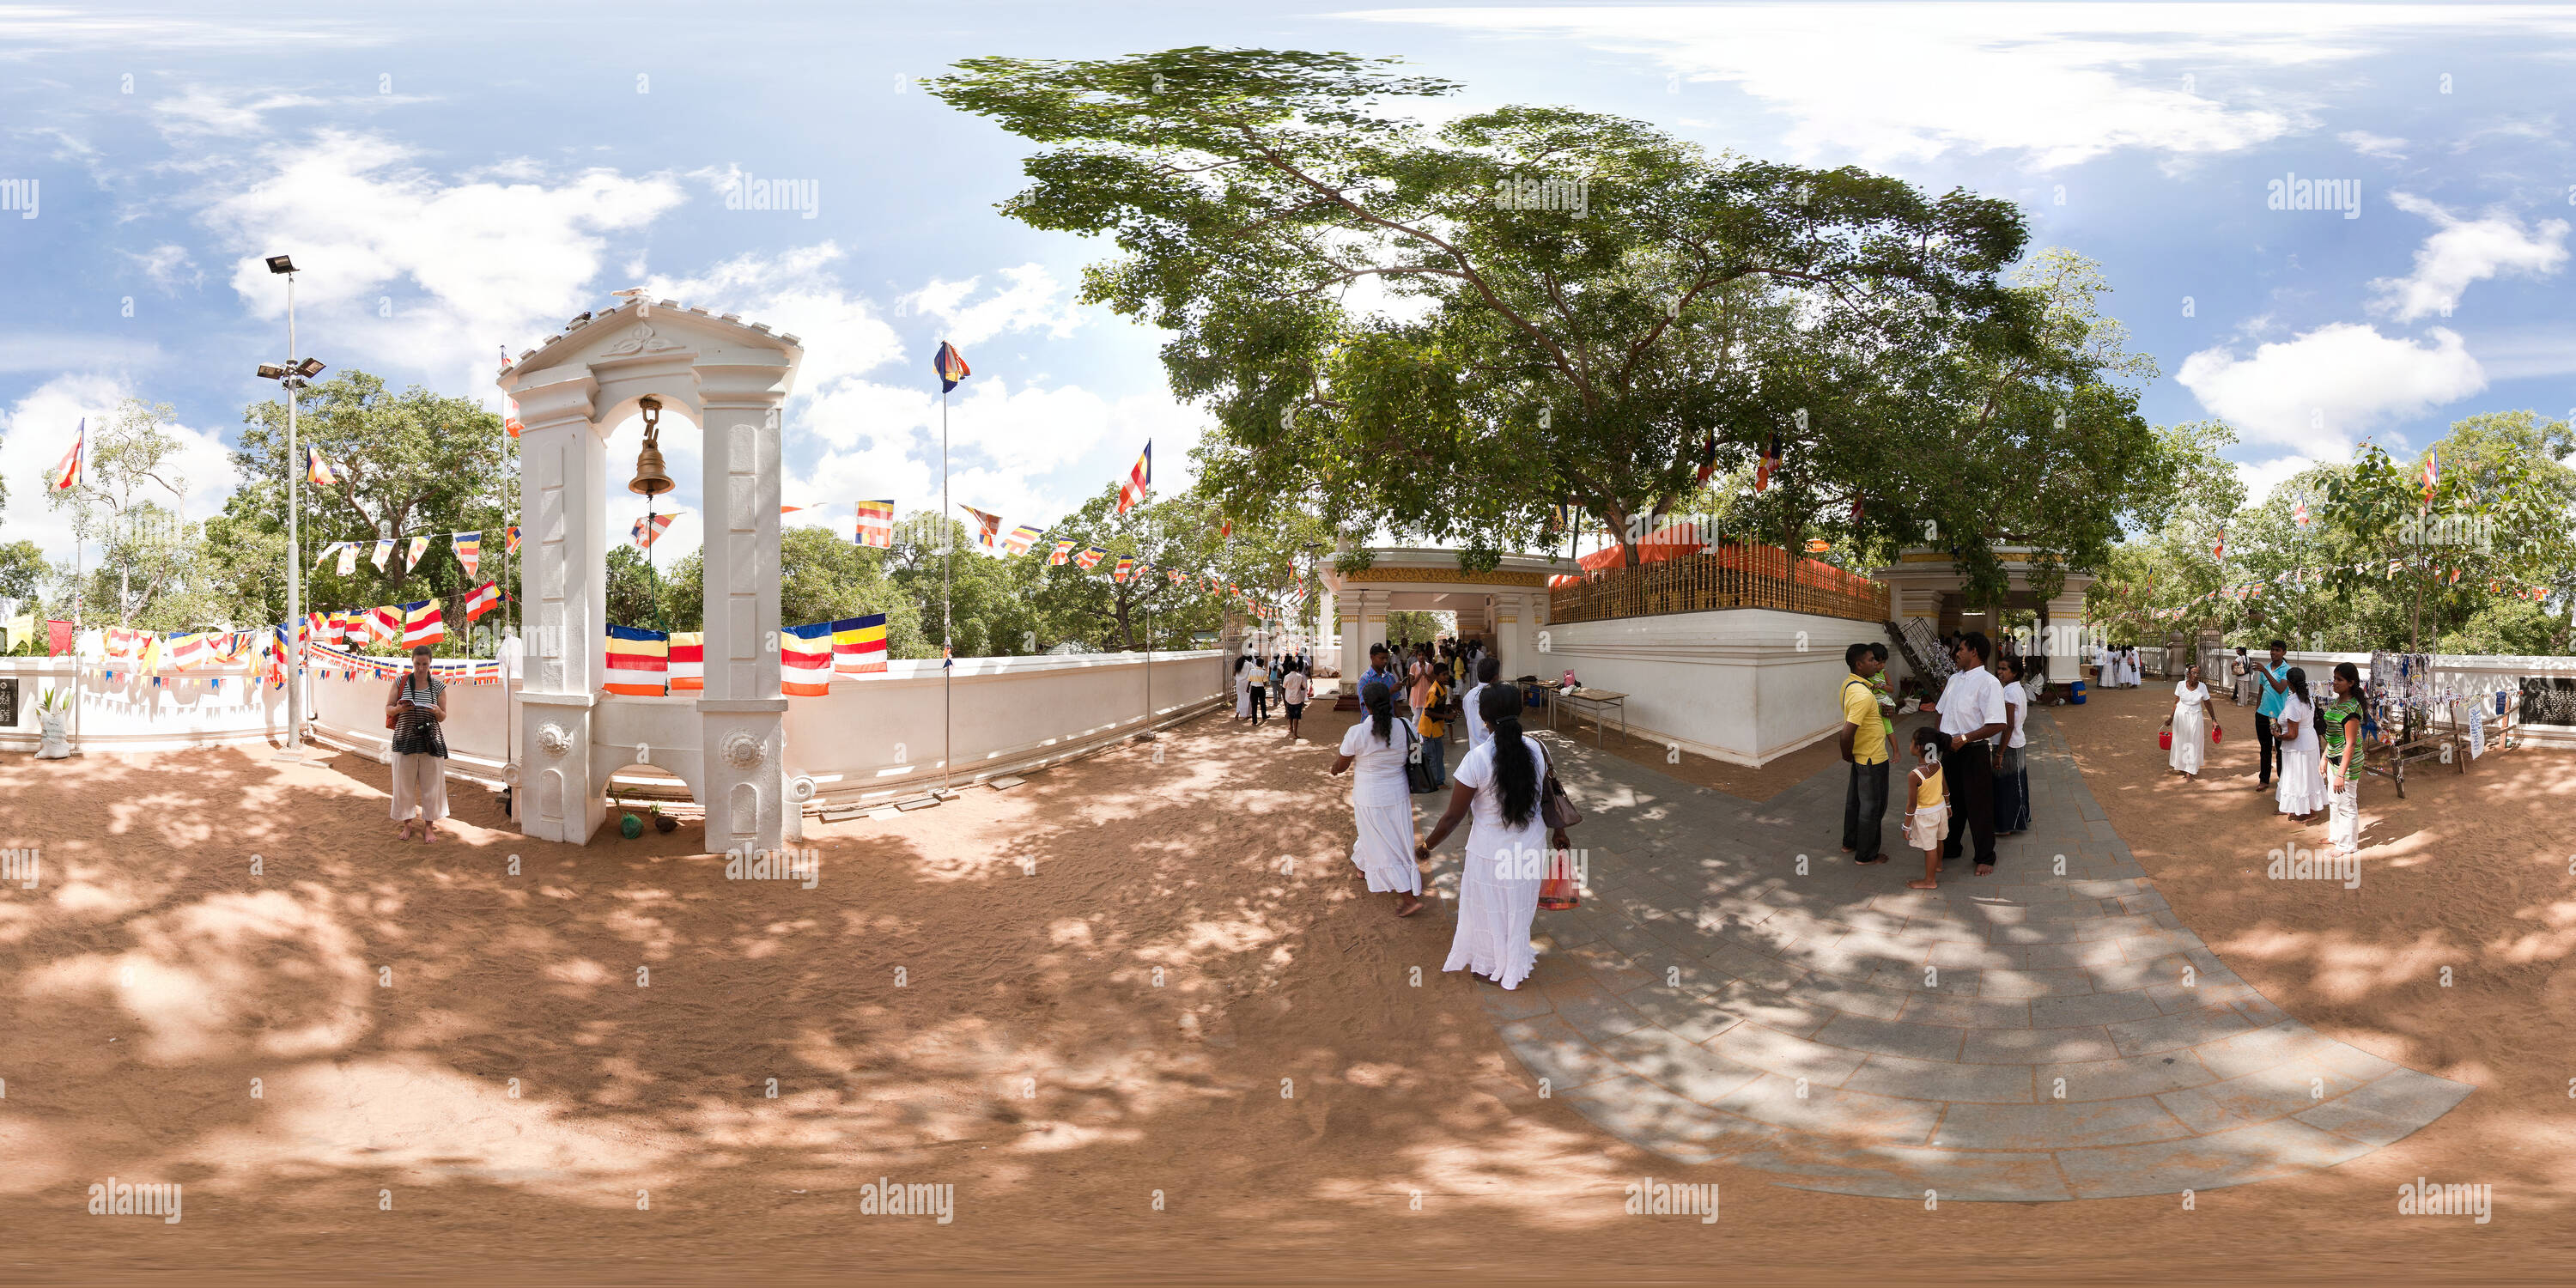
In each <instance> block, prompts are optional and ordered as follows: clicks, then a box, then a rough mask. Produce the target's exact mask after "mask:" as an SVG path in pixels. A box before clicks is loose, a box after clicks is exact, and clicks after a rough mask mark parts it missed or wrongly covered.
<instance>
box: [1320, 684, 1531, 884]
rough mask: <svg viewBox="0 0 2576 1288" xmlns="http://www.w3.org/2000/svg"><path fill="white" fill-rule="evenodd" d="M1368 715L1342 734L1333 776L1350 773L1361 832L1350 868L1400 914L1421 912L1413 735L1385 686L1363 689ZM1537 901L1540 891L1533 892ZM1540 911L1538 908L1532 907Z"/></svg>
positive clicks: (1362, 701)
mask: <svg viewBox="0 0 2576 1288" xmlns="http://www.w3.org/2000/svg"><path fill="white" fill-rule="evenodd" d="M1360 705H1362V706H1364V707H1366V708H1368V716H1367V718H1366V719H1363V720H1361V721H1360V722H1359V723H1358V724H1355V725H1352V726H1351V727H1350V730H1349V731H1348V732H1346V733H1344V734H1343V735H1342V748H1341V754H1340V755H1337V756H1335V757H1333V768H1332V772H1333V773H1336V774H1338V773H1341V772H1342V771H1343V770H1346V769H1347V770H1350V771H1351V822H1352V824H1353V825H1354V826H1355V827H1356V828H1357V829H1358V832H1359V835H1358V837H1357V839H1355V840H1353V841H1352V842H1351V864H1352V866H1354V867H1357V868H1358V869H1359V870H1360V873H1361V875H1363V876H1366V877H1367V878H1368V888H1369V892H1370V893H1372V894H1384V893H1389V892H1392V893H1393V894H1394V895H1395V915H1397V916H1399V917H1410V916H1412V915H1413V914H1415V913H1417V912H1420V911H1422V866H1421V864H1419V863H1417V862H1416V861H1415V858H1416V852H1415V849H1414V844H1413V787H1412V784H1410V783H1408V782H1406V781H1405V777H1404V762H1405V759H1406V757H1407V756H1408V755H1409V754H1410V753H1411V752H1412V750H1413V740H1414V738H1415V737H1416V735H1415V734H1414V732H1413V731H1412V730H1411V729H1409V728H1407V727H1406V725H1405V723H1404V722H1403V721H1401V720H1398V719H1396V718H1395V698H1394V696H1393V695H1392V694H1391V693H1389V692H1388V690H1387V687H1386V686H1385V685H1383V684H1379V683H1376V682H1374V681H1372V682H1370V683H1369V684H1368V685H1366V686H1365V687H1363V688H1362V689H1361V690H1360ZM1530 888H1531V890H1532V892H1533V893H1532V896H1531V897H1532V898H1533V899H1535V898H1536V893H1535V892H1536V890H1537V886H1536V885H1535V884H1533V885H1532V886H1531V887H1530ZM1533 906H1535V905H1533Z"/></svg>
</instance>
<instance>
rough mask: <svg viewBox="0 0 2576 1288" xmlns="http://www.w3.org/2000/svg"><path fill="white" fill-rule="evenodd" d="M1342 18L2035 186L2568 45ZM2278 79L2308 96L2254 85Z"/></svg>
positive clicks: (2445, 25) (2303, 32)
mask: <svg viewBox="0 0 2576 1288" xmlns="http://www.w3.org/2000/svg"><path fill="white" fill-rule="evenodd" d="M1338 16H1341V17H1345V18H1355V19H1361V20H1367V21H1376V22H1387V23H1419V24H1425V25H1435V26H1441V27H1447V28H1452V29H1459V30H1466V31H1474V32H1490V33H1500V34H1510V35H1520V36H1529V37H1538V38H1548V39H1559V40H1565V39H1570V40H1573V41H1577V42H1580V43H1582V44H1585V45H1588V46H1590V47H1592V48H1594V49H1601V50H1608V51H1612V52H1616V53H1623V54H1636V55H1643V56H1646V57H1649V58H1651V59H1653V60H1654V61H1655V62H1656V63H1657V64H1658V65H1660V66H1661V67H1662V68H1664V69H1665V70H1666V71H1667V72H1668V73H1669V74H1671V75H1673V76H1675V77H1678V78H1679V79H1681V80H1684V81H1690V82H1704V81H1705V82H1724V83H1728V84H1732V85H1734V86H1736V87H1737V88H1739V89H1741V90H1742V91H1743V92H1744V93H1745V94H1746V95H1748V96H1750V97H1751V98H1753V99H1754V100H1756V101H1757V102H1760V103H1761V104H1763V105H1764V106H1766V107H1769V108H1771V109H1773V110H1775V111H1778V112H1782V113H1785V114H1786V115H1788V116H1789V117H1790V118H1791V120H1792V124H1791V125H1790V127H1789V129H1788V131H1787V134H1786V141H1787V143H1788V145H1789V146H1790V147H1791V148H1792V149H1794V150H1795V151H1796V152H1798V153H1799V154H1800V155H1802V156H1805V157H1809V158H1816V157H1826V156H1830V157H1834V158H1841V157H1850V158H1853V159H1856V160H1859V161H1861V162H1863V163H1865V164H1885V163H1887V162H1889V161H1891V160H1896V159H1904V158H1931V157H1935V156H1938V155H1940V154H1942V153H1944V152H1947V151H1950V150H1952V149H1954V148H1956V149H1966V150H1969V151H1986V150H1991V149H2014V150H2019V151H2022V152H2025V153H2027V154H2028V155H2029V157H2030V159H2031V161H2032V162H2033V163H2034V164H2036V165H2040V166H2063V165H2072V164H2075V163H2077V162H2081V161H2084V160H2086V159H2088V158H2091V157H2095V156H2100V155H2102V154H2104V153H2108V152H2112V151H2117V150H2120V149H2124V148H2140V149H2145V150H2148V151H2152V152H2159V153H2163V154H2166V155H2167V156H2169V157H2188V156H2195V155H2206V154H2213V153H2225V152H2233V151H2239V150H2242V149H2245V148H2249V147H2252V146H2254V145H2257V144H2260V143H2263V142H2266V141H2268V140H2271V139H2275V138H2279V137H2281V136H2283V135H2285V134H2288V133H2291V132H2293V131H2295V130H2300V129H2304V128H2307V127H2308V120H2307V116H2306V113H2305V110H2304V107H2303V103H2304V102H2305V96H2306V95H2307V93H2308V91H2307V90H2306V89H2305V85H2306V84H2308V83H2313V77H2314V76H2315V74H2316V72H2317V70H2318V69H2319V68H2320V67H2322V66H2324V65H2328V64H2334V63H2341V62H2348V61H2351V60H2354V59H2357V58H2359V57H2362V56H2364V55H2367V54H2370V53H2374V52H2381V51H2385V50H2388V49H2391V48H2394V47H2396V46H2398V45H2400V44H2401V43H2402V42H2404V41H2406V40H2408V39H2412V38H2418V37H2420V36H2422V35H2425V34H2430V33H2434V32H2438V33H2440V34H2442V35H2444V36H2446V37H2449V36H2458V35H2460V34H2462V33H2464V32H2470V31H2475V30H2478V29H2486V30H2493V31H2510V32H2516V33H2520V34H2523V35H2525V36H2527V37H2528V38H2532V39H2539V40H2548V39H2553V38H2563V37H2564V36H2566V35H2568V34H2570V33H2571V32H2576V16H2571V14H2570V13H2569V11H2567V10H2565V9H2520V8H2517V7H2514V6H2510V5H2402V4H2399V5H2342V6H2331V7H2329V6H2319V5H2304V4H2227V5H2208V4H2118V3H2114V4H2068V3H2059V4H2012V3H1977V4H1938V5H1934V4H1888V3H1870V4H1833V5H1816V4H1803V3H1792V4H1781V3H1761V4H1742V5H1736V4H1730V5H1723V6H1711V7H1707V8H1679V7H1663V6H1628V7H1613V8H1599V9H1585V8H1573V7H1556V8H1528V9H1503V8H1455V9H1389V10H1378V11H1374V12H1359V13H1347V14H1342V15H1338ZM2285 69H2290V70H2296V71H2297V72H2299V74H2300V76H2301V77H2304V78H2308V79H2307V80H2306V81H2291V80H2288V79H2287V78H2283V83H2280V84H2276V85H2271V86H2266V85H2264V84H2263V83H2262V77H2263V74H2264V73H2267V72H2277V71H2281V70H2285ZM2267 104H2277V105H2267Z"/></svg>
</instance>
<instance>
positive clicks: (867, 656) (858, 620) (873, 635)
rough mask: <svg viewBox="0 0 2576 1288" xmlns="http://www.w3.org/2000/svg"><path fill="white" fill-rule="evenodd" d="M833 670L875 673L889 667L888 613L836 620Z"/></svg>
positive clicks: (846, 672) (833, 627)
mask: <svg viewBox="0 0 2576 1288" xmlns="http://www.w3.org/2000/svg"><path fill="white" fill-rule="evenodd" d="M832 669H833V670H835V671H838V672H840V673H841V674H843V675H874V674H876V673H878V672H880V671H883V670H885V669H886V615H885V614H883V613H870V614H868V615H867V616H865V617H844V618H842V619H841V620H839V621H837V622H834V623H832Z"/></svg>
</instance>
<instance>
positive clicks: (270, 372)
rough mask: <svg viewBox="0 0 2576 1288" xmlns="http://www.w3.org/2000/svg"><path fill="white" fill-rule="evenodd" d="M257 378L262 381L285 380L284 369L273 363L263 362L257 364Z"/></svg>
mask: <svg viewBox="0 0 2576 1288" xmlns="http://www.w3.org/2000/svg"><path fill="white" fill-rule="evenodd" d="M259 378H260V379H262V380H283V379H285V378H286V368H284V367H281V366H279V365H277V364H276V363H274V362H263V363H261V364H259Z"/></svg>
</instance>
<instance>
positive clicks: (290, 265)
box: [268, 255, 295, 273]
mask: <svg viewBox="0 0 2576 1288" xmlns="http://www.w3.org/2000/svg"><path fill="white" fill-rule="evenodd" d="M268 271H270V272H272V273H292V272H294V271H295V260H294V259H293V258H292V257H290V256H286V255H271V256H269V257H268Z"/></svg>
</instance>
